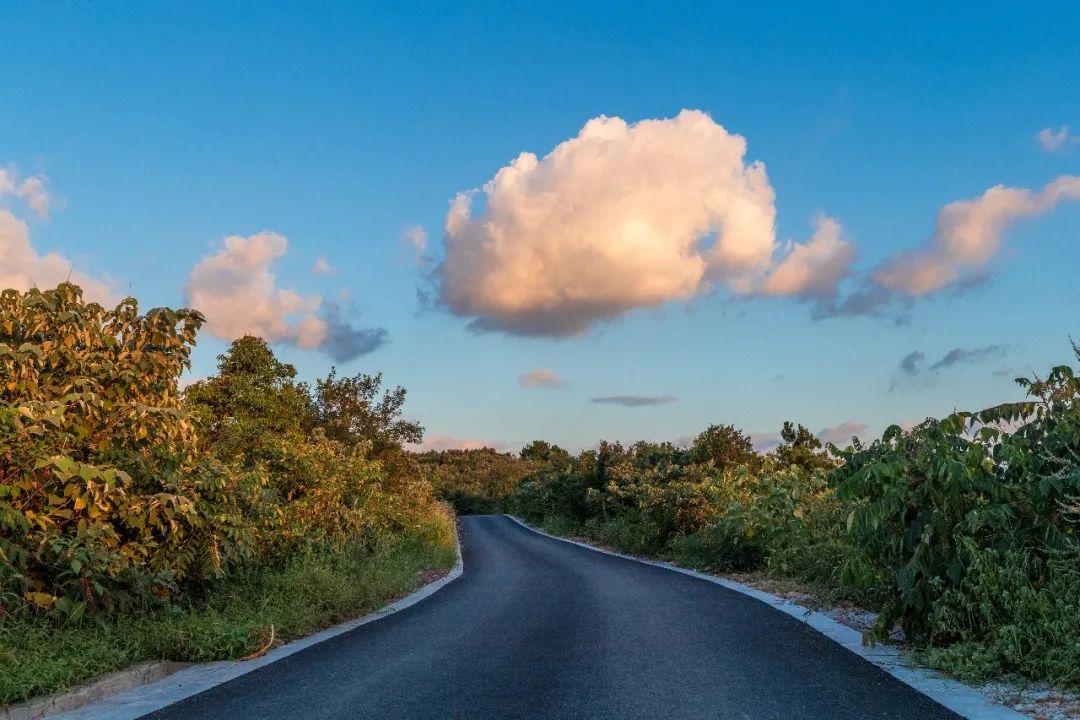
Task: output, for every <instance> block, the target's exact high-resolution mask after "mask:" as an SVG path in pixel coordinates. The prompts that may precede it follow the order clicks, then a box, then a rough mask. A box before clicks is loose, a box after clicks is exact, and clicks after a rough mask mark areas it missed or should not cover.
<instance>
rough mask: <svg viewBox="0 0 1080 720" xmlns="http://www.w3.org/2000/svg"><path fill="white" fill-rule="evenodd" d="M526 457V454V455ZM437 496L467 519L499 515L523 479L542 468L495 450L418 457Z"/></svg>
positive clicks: (430, 453)
mask: <svg viewBox="0 0 1080 720" xmlns="http://www.w3.org/2000/svg"><path fill="white" fill-rule="evenodd" d="M523 453H524V451H523ZM416 462H417V464H418V465H419V467H420V469H421V472H422V473H423V474H424V475H425V476H426V477H427V478H428V480H429V481H430V482H431V485H432V487H433V488H434V489H435V492H436V494H437V495H438V496H439V497H440V498H442V499H444V500H447V501H449V502H450V503H452V504H453V506H454V509H455V510H457V512H458V513H460V514H463V515H469V514H486V513H493V512H497V511H498V509H499V507H500V504H501V502H502V500H503V499H505V498H506V497H507V496H508V495H509V494H510V493H511V492H512V491H513V490H514V488H516V487H517V485H518V483H519V482H521V479H522V478H523V477H524V476H525V475H527V474H528V473H530V472H532V471H533V470H535V469H536V468H537V467H539V462H538V461H537V460H535V459H531V458H529V459H522V460H519V459H517V458H515V457H514V456H513V455H510V454H508V453H500V452H497V451H496V450H493V449H491V448H481V449H478V450H443V451H441V452H438V451H434V450H431V451H428V452H424V453H420V454H418V455H416Z"/></svg>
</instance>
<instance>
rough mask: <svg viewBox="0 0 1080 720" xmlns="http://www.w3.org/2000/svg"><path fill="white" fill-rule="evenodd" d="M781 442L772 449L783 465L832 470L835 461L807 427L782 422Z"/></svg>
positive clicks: (812, 469) (804, 468) (807, 469)
mask: <svg viewBox="0 0 1080 720" xmlns="http://www.w3.org/2000/svg"><path fill="white" fill-rule="evenodd" d="M780 439H781V440H783V442H781V443H780V445H779V446H778V447H777V448H776V450H775V451H773V454H774V455H775V456H776V459H777V461H778V462H779V463H780V465H782V466H783V467H788V468H801V469H803V470H806V471H811V472H812V471H814V470H832V469H833V468H835V467H836V463H835V462H834V461H833V460H832V459H831V458H829V456H828V454H827V453H825V451H824V450H823V449H822V444H821V440H819V439H818V438H817V436H816V435H814V433H812V432H810V431H809V430H808V429H807V428H805V427H803V426H802V425H801V424H800V425H795V424H793V423H791V422H790V421H785V422H784V427H783V428H782V429H781V430H780Z"/></svg>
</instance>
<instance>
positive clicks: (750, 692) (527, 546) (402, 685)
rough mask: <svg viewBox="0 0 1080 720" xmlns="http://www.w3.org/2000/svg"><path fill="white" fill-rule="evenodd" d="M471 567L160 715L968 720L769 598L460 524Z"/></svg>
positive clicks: (470, 521) (488, 522)
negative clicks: (429, 592)
mask: <svg viewBox="0 0 1080 720" xmlns="http://www.w3.org/2000/svg"><path fill="white" fill-rule="evenodd" d="M461 538H462V544H463V553H464V559H465V574H464V575H463V576H462V577H461V578H460V579H459V580H457V581H455V582H453V583H451V584H450V585H448V586H447V587H446V588H444V589H443V590H441V591H439V592H438V593H436V594H435V595H433V596H432V597H430V598H428V599H427V600H424V601H423V602H421V603H419V604H418V605H415V606H413V607H411V608H409V609H407V610H404V611H402V612H400V613H397V614H395V615H392V616H390V617H388V618H386V619H385V620H381V621H379V622H375V623H371V624H369V625H365V626H362V627H360V628H358V629H356V630H354V631H352V632H349V633H346V634H344V635H341V636H339V637H337V638H334V639H332V640H329V641H327V642H325V643H321V644H319V645H316V646H314V647H311V648H308V649H306V650H303V651H301V652H299V653H296V654H295V655H291V656H289V657H287V658H285V659H283V660H281V661H279V662H276V663H273V664H271V665H268V666H266V667H264V668H261V669H259V670H256V671H254V672H252V673H250V674H248V675H244V676H243V677H240V678H237V679H235V680H232V681H230V682H228V683H225V684H223V685H220V686H218V687H216V688H214V689H212V690H208V691H206V692H204V693H202V694H200V695H196V696H194V697H192V698H189V699H188V700H185V701H183V702H180V703H177V704H175V705H171V706H169V707H167V708H165V709H163V710H161V711H159V712H157V713H154V714H153V715H150V716H148V717H152V718H176V719H178V720H179V719H184V718H207V719H211V718H212V719H214V720H217V719H219V718H372V719H376V718H377V719H378V720H393V719H395V718H544V719H555V718H560V719H567V720H570V719H573V720H589V719H590V718H612V719H619V720H624V719H625V720H629V719H631V718H672V719H675V718H751V719H753V720H764V719H768V718H785V719H788V718H807V719H811V718H812V719H813V720H843V719H846V718H852V719H853V718H860V719H862V718H912V719H914V718H919V719H920V720H938V719H943V718H950V719H952V720H955V718H956V717H957V716H956V715H953V714H952V713H950V712H949V711H947V710H946V709H944V708H943V707H941V706H940V705H938V704H936V703H934V702H933V701H931V700H930V699H929V698H927V697H925V696H923V695H921V694H919V693H917V692H916V691H914V690H912V689H911V688H909V687H907V686H906V685H904V684H902V683H900V682H899V681H897V680H895V679H893V678H892V677H890V676H889V675H887V674H886V673H884V672H882V671H881V670H879V669H878V668H876V667H874V666H873V665H871V664H869V663H867V662H865V661H864V660H862V659H860V658H858V657H857V656H855V655H854V654H852V653H850V652H848V651H847V650H844V649H843V648H841V647H839V646H838V645H836V644H835V643H833V642H831V641H829V640H827V639H826V638H824V637H823V636H821V635H819V634H818V633H816V632H814V631H813V630H811V629H810V628H808V627H807V626H806V625H804V624H802V623H800V622H798V621H796V620H794V619H792V618H790V617H788V616H786V615H784V614H783V613H780V612H777V611H775V610H773V609H771V608H769V607H768V606H766V605H765V604H763V603H760V602H758V601H756V600H754V599H752V598H748V597H745V596H743V595H740V594H738V593H735V592H732V591H730V590H727V589H725V588H722V587H720V586H717V585H714V584H712V583H708V582H704V581H702V580H698V579H695V578H692V577H687V576H684V575H680V574H677V573H673V572H669V571H667V570H663V569H661V568H656V567H650V566H647V565H642V564H640V563H635V562H632V561H629V560H624V559H621V558H616V557H610V556H607V555H602V554H600V553H595V552H592V551H590V550H587V549H584V548H579V547H575V546H573V545H569V544H567V543H562V542H558V541H556V540H552V539H549V538H545V537H542V536H540V535H537V534H536V533H532V532H530V531H528V530H526V529H524V528H522V527H520V526H519V525H517V524H515V523H514V522H513V521H511V520H510V519H509V518H506V517H502V516H473V517H465V518H462V533H461Z"/></svg>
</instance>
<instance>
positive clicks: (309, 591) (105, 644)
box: [0, 538, 455, 705]
mask: <svg viewBox="0 0 1080 720" xmlns="http://www.w3.org/2000/svg"><path fill="white" fill-rule="evenodd" d="M454 561H455V553H454V550H453V548H447V547H440V546H435V545H432V544H431V543H429V542H427V541H424V540H420V539H416V538H404V539H402V540H399V541H397V542H395V543H393V544H391V545H387V546H385V547H383V548H381V549H379V550H376V551H375V552H374V553H371V552H364V551H362V550H359V549H353V550H348V551H345V552H340V553H330V552H318V553H309V554H306V555H304V556H301V557H297V558H294V559H292V560H290V561H289V562H288V563H287V564H286V565H285V566H284V567H281V568H278V569H273V570H270V569H264V570H261V571H252V572H249V573H248V574H247V575H246V576H245V577H243V578H242V579H236V580H231V581H230V582H228V583H227V584H225V583H223V584H221V585H218V586H216V587H214V588H213V589H212V592H210V593H209V594H208V596H207V599H206V600H204V601H202V602H200V603H198V604H192V605H190V606H187V607H184V606H174V607H172V608H169V609H167V610H160V611H155V612H140V613H133V614H127V615H120V616H112V617H101V618H91V619H87V620H84V621H83V622H82V623H81V624H79V625H77V626H68V627H57V626H56V625H55V624H53V623H51V622H48V621H45V620H41V619H30V620H27V619H16V618H11V617H9V618H6V619H4V620H3V621H0V705H7V704H10V703H15V702H19V701H22V700H25V699H27V698H30V697H33V696H35V695H41V694H46V693H51V692H56V691H58V690H62V689H64V688H68V687H71V686H73V685H76V684H78V683H81V682H84V681H86V680H89V679H92V678H94V677H96V676H98V675H101V674H103V673H107V672H110V671H113V670H117V669H120V668H123V667H127V666H129V665H132V664H135V663H139V662H143V661H146V660H178V661H192V662H199V661H207V660H224V659H234V658H239V657H243V656H245V655H247V654H249V653H251V652H253V651H254V650H256V649H258V648H259V646H260V645H261V644H263V643H264V642H265V631H266V628H267V626H268V625H271V624H272V625H273V626H274V630H275V634H276V637H277V638H278V639H279V640H283V641H288V640H293V639H296V638H299V637H303V636H304V635H308V634H311V633H312V632H314V631H316V630H320V629H322V628H324V627H327V626H329V625H333V624H335V623H338V622H342V621H344V620H346V619H349V618H353V617H357V616H359V615H363V614H365V613H367V612H370V611H372V610H374V609H376V608H378V607H381V606H382V605H384V604H386V603H387V602H388V601H390V600H391V599H393V598H394V597H396V596H399V595H402V594H404V593H407V592H409V591H411V590H413V589H415V588H416V587H418V586H419V585H420V584H421V576H422V573H423V572H424V571H425V570H430V569H435V568H438V569H445V568H449V567H451V566H453V564H454Z"/></svg>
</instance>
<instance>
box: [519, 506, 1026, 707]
mask: <svg viewBox="0 0 1080 720" xmlns="http://www.w3.org/2000/svg"><path fill="white" fill-rule="evenodd" d="M506 517H508V518H510V519H511V520H513V521H514V522H516V523H517V524H518V525H520V526H522V527H523V528H525V529H526V530H531V531H532V532H534V533H537V534H538V535H543V536H544V537H549V538H551V539H552V540H558V541H560V542H564V543H569V544H571V545H577V546H578V547H583V548H585V549H587V550H592V551H593V552H598V553H603V554H605V555H612V556H614V557H618V558H623V559H624V560H632V561H634V562H638V563H641V564H643V565H652V566H654V567H659V568H664V569H665V570H671V571H672V572H677V573H680V574H682V575H689V576H690V577H694V578H698V579H699V580H705V581H706V582H711V583H714V584H716V585H720V586H722V587H725V588H727V589H728V590H734V591H735V592H737V593H741V594H743V595H748V596H750V597H752V598H754V599H755V600H760V601H761V602H763V603H765V604H766V605H770V606H772V607H774V608H776V609H777V610H779V611H780V612H782V613H785V614H787V615H790V616H791V617H793V618H795V619H796V620H798V621H799V622H802V623H806V624H807V625H809V626H810V627H812V628H813V629H814V630H817V631H818V632H819V633H821V634H822V635H824V636H825V637H827V638H829V639H830V640H832V641H833V642H835V643H837V644H838V645H840V646H842V647H843V648H845V649H846V650H850V651H851V652H853V653H855V654H856V655H858V656H859V657H861V658H862V659H864V660H866V661H867V662H870V663H872V664H874V665H876V666H877V667H879V668H881V669H882V670H884V671H885V672H887V673H888V674H890V675H892V676H893V677H894V678H896V679H897V680H899V681H900V682H902V683H904V684H905V685H908V686H909V687H912V688H914V689H915V690H918V691H919V692H921V693H922V694H923V695H926V696H927V697H929V698H930V699H931V700H934V701H935V702H937V703H938V704H940V705H944V706H945V707H946V708H948V709H949V710H952V711H953V712H954V713H956V714H957V715H960V716H961V717H964V718H967V720H1031V718H1029V717H1028V716H1027V715H1022V714H1021V713H1018V712H1016V711H1015V710H1013V709H1011V708H1007V707H1005V706H1004V705H998V704H997V703H994V702H991V701H990V700H989V699H988V698H987V697H986V696H985V695H983V694H982V693H981V692H980V691H979V690H978V688H974V687H971V686H970V685H965V684H963V683H961V682H957V681H956V680H950V679H949V678H946V677H944V676H942V675H940V674H938V673H936V672H934V671H933V670H928V669H925V668H920V667H915V666H913V665H911V664H909V663H908V662H906V661H905V660H904V658H903V656H902V655H901V654H900V651H899V650H897V649H896V648H895V647H890V646H888V645H874V646H867V645H863V643H862V633H860V632H859V631H858V630H855V629H854V628H849V627H848V626H847V625H843V624H841V623H839V622H837V621H836V620H833V619H832V618H831V617H829V616H828V615H826V614H825V613H820V612H815V611H813V610H809V609H807V608H805V607H803V606H802V605H798V604H796V603H793V602H791V601H790V600H785V599H784V598H782V597H779V596H776V595H773V594H772V593H767V592H765V591H763V590H758V589H757V588H753V587H750V586H749V585H744V584H742V583H739V582H735V581H734V580H728V579H727V578H722V577H717V576H715V575H708V574H706V573H702V572H698V571H696V570H690V569H688V568H683V567H679V566H678V565H672V564H671V563H666V562H661V561H659V560H647V559H644V558H639V557H634V556H633V555H624V554H623V553H619V552H615V551H613V550H607V549H605V548H600V547H596V546H595V545H589V544H588V543H583V542H579V541H577V540H570V539H569V538H563V537H559V536H558V535H552V534H551V533H547V532H544V531H543V530H541V529H539V528H535V527H533V526H532V525H529V524H528V523H526V522H524V521H522V520H520V519H519V518H516V517H514V516H513V515H506Z"/></svg>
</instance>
